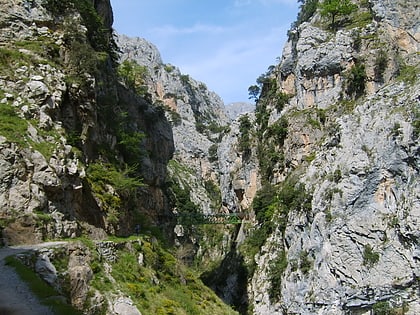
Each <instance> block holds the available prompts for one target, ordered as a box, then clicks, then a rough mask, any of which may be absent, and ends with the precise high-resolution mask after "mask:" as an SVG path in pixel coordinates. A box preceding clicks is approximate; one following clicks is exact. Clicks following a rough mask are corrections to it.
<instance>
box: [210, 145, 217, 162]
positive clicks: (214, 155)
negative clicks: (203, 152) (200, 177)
mask: <svg viewBox="0 0 420 315" xmlns="http://www.w3.org/2000/svg"><path fill="white" fill-rule="evenodd" d="M217 149H218V145H217V144H215V143H214V144H212V145H211V146H210V147H209V152H208V154H209V161H210V162H216V161H217V160H218V159H219V158H218V156H217Z"/></svg>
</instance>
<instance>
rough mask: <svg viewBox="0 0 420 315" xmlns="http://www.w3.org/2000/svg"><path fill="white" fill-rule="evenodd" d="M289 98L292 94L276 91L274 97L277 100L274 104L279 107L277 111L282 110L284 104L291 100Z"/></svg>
mask: <svg viewBox="0 0 420 315" xmlns="http://www.w3.org/2000/svg"><path fill="white" fill-rule="evenodd" d="M289 100H290V95H288V94H286V93H283V92H278V93H276V95H275V97H274V101H275V103H274V104H275V105H274V106H275V108H276V109H277V111H278V112H281V111H282V110H283V108H284V106H285V105H286V104H287V103H288V102H289Z"/></svg>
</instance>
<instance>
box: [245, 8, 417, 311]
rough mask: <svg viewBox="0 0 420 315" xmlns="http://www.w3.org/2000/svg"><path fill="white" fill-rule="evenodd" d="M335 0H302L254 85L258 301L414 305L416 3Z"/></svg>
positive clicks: (276, 305)
mask: <svg viewBox="0 0 420 315" xmlns="http://www.w3.org/2000/svg"><path fill="white" fill-rule="evenodd" d="M329 2H330V1H305V2H304V3H303V4H302V6H301V12H300V13H299V16H298V20H297V22H296V23H294V24H293V25H292V29H291V30H290V32H289V41H288V42H287V44H286V46H285V48H284V51H283V56H282V59H281V62H280V64H279V65H277V66H275V67H270V69H269V70H268V71H267V73H265V74H264V75H262V76H261V77H260V78H258V80H257V85H256V86H253V87H251V89H250V91H254V92H255V91H258V92H259V94H258V95H256V100H257V104H256V105H257V108H256V121H257V125H256V127H255V129H254V132H253V133H252V132H251V133H250V134H254V135H255V136H254V137H251V140H250V141H249V146H250V147H252V146H258V156H259V164H260V165H259V167H260V175H261V180H262V189H261V190H260V191H259V192H258V193H257V196H256V198H255V199H254V201H253V211H254V212H255V215H256V218H257V220H258V225H257V226H255V227H254V229H253V230H251V232H250V235H249V236H248V238H247V239H245V241H244V243H243V244H242V245H241V246H240V247H239V252H240V253H241V254H242V255H243V257H244V263H245V265H246V266H247V270H248V274H249V275H250V278H249V282H248V296H249V307H248V309H249V312H251V313H252V314H270V315H272V314H349V313H351V314H362V313H365V312H369V311H371V310H374V312H375V314H402V313H406V314H416V313H418V312H419V311H420V305H419V302H418V290H419V282H418V275H419V255H418V246H419V236H420V235H419V231H418V227H417V225H418V220H419V214H420V204H419V199H418V196H419V192H420V186H419V184H418V183H419V156H420V155H419V150H420V148H419V132H420V131H419V118H420V117H419V113H420V106H419V102H420V95H419V86H420V83H419V55H418V51H419V38H420V34H419V32H418V30H419V16H418V15H419V11H418V4H417V3H416V1H393V2H392V3H391V2H384V1H351V2H347V3H348V5H349V7H350V11H345V10H344V9H343V8H342V7H339V8H338V11H337V12H335V13H332V8H333V7H334V3H335V5H344V4H345V3H346V2H345V1H342V2H334V1H331V3H332V4H331V5H332V6H333V7H331V6H330V7H326V4H327V3H329ZM351 3H352V4H351ZM416 9H417V10H416ZM346 10H347V9H346ZM344 12H346V13H345V14H344ZM254 94H255V93H254Z"/></svg>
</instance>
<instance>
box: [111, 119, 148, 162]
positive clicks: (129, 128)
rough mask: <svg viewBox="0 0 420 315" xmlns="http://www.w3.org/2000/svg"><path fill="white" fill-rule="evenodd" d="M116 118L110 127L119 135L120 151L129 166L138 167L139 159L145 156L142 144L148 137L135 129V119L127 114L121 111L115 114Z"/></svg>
mask: <svg viewBox="0 0 420 315" xmlns="http://www.w3.org/2000/svg"><path fill="white" fill-rule="evenodd" d="M115 116H116V118H117V119H116V121H115ZM115 116H114V117H113V118H112V125H111V126H110V127H111V129H114V132H115V133H116V135H117V141H118V149H119V150H120V152H121V153H122V155H123V157H124V160H125V161H126V162H127V163H128V164H130V165H136V164H137V162H138V161H139V158H140V157H141V156H142V155H143V154H144V152H143V150H142V147H141V144H142V142H143V140H144V138H145V137H146V136H145V134H144V133H143V132H141V131H138V130H136V129H135V128H134V126H135V123H134V118H133V117H132V116H130V115H129V114H128V113H127V112H122V111H120V112H118V113H115ZM109 123H111V121H110V122H109Z"/></svg>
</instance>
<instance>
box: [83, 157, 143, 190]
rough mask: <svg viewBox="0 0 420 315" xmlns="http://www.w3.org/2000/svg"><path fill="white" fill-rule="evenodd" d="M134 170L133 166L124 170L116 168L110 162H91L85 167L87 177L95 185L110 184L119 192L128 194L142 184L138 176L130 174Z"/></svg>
mask: <svg viewBox="0 0 420 315" xmlns="http://www.w3.org/2000/svg"><path fill="white" fill-rule="evenodd" d="M134 171H135V170H134V168H132V167H128V166H126V168H125V169H124V170H117V169H116V168H115V166H114V165H111V164H106V163H91V164H90V165H89V167H88V168H87V178H88V180H89V182H90V183H91V184H93V185H95V186H97V185H99V186H101V187H102V188H103V187H104V186H105V185H111V186H112V187H114V189H116V191H117V192H118V193H119V194H122V195H128V194H130V193H132V192H134V191H135V190H136V189H137V188H139V187H143V186H144V184H143V181H142V180H141V179H140V178H137V177H131V176H130V175H131V174H133V173H134Z"/></svg>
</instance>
